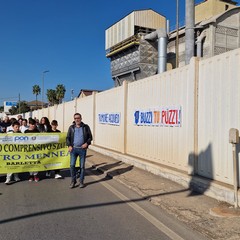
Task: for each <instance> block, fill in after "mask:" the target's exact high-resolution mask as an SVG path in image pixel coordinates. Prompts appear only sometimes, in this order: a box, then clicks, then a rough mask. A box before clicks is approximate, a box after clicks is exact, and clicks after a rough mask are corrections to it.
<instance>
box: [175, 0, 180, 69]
mask: <svg viewBox="0 0 240 240" xmlns="http://www.w3.org/2000/svg"><path fill="white" fill-rule="evenodd" d="M175 49H176V68H178V65H179V0H176V46H175Z"/></svg>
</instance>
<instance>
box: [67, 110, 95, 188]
mask: <svg viewBox="0 0 240 240" xmlns="http://www.w3.org/2000/svg"><path fill="white" fill-rule="evenodd" d="M74 121H75V124H73V125H71V126H70V127H69V129H68V133H67V138H66V143H67V146H68V151H69V152H70V173H71V178H72V180H71V184H70V186H69V187H70V188H74V187H75V185H76V183H77V176H76V167H75V165H76V161H77V158H78V157H79V158H80V159H79V161H80V164H79V165H80V185H79V187H80V188H83V187H84V176H85V159H86V154H87V148H88V146H89V145H90V144H91V141H92V133H91V129H90V127H89V126H88V125H87V124H85V123H83V122H82V116H81V114H80V113H75V114H74Z"/></svg>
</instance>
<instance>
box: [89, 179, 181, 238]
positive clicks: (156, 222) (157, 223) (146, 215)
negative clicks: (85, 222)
mask: <svg viewBox="0 0 240 240" xmlns="http://www.w3.org/2000/svg"><path fill="white" fill-rule="evenodd" d="M91 177H93V178H94V179H95V180H99V179H100V178H99V177H97V176H95V175H93V176H91ZM100 183H101V184H102V185H103V186H104V187H105V188H107V189H108V190H109V191H111V192H112V193H113V194H115V195H116V196H117V197H118V198H120V199H121V200H122V201H124V202H126V203H127V204H128V205H129V206H130V207H131V208H133V209H134V210H135V211H136V212H138V213H139V214H141V215H142V216H143V217H144V218H145V219H146V220H148V221H149V222H150V223H151V224H153V225H154V226H155V227H156V228H157V229H159V230H160V231H161V232H163V233H164V234H165V235H167V236H168V237H169V238H171V239H173V240H184V239H183V238H181V237H180V236H179V235H177V234H176V233H175V232H173V231H172V230H171V229H170V228H168V227H167V226H166V225H164V224H163V223H162V222H160V221H159V220H158V219H156V218H155V217H154V216H152V215H151V214H150V213H148V212H147V211H145V210H144V209H143V208H141V207H140V206H139V205H137V204H136V203H134V202H132V201H131V199H129V198H128V197H126V196H125V195H123V194H122V193H120V192H119V191H117V190H116V189H115V188H113V187H111V186H110V185H109V184H108V183H106V182H100Z"/></svg>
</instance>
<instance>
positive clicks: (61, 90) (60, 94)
mask: <svg viewBox="0 0 240 240" xmlns="http://www.w3.org/2000/svg"><path fill="white" fill-rule="evenodd" d="M65 92H66V88H65V86H64V85H63V84H58V85H57V87H56V99H57V100H58V103H62V100H63V98H64V96H65Z"/></svg>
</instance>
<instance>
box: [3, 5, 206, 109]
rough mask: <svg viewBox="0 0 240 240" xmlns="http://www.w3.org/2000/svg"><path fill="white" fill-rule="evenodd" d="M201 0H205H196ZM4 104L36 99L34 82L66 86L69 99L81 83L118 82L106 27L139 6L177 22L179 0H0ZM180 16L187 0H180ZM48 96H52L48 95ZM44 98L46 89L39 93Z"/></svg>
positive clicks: (48, 86) (50, 86) (46, 86)
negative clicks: (107, 54) (107, 45)
mask: <svg viewBox="0 0 240 240" xmlns="http://www.w3.org/2000/svg"><path fill="white" fill-rule="evenodd" d="M195 2H196V3H198V2H201V0H199V1H195ZM0 3H1V7H0V89H1V92H0V93H1V94H0V105H1V106H2V105H3V101H9V100H11V101H13V100H18V96H19V94H20V97H21V100H25V101H31V100H35V96H34V95H33V93H32V87H33V85H35V84H37V85H39V86H40V87H42V72H43V71H45V70H49V72H48V73H46V74H45V80H44V92H45V93H46V90H47V89H55V88H56V86H57V85H58V84H63V85H64V86H65V87H66V94H65V99H64V100H65V101H69V100H70V98H71V89H74V96H76V95H77V94H78V93H79V91H80V89H96V90H106V89H110V88H112V87H113V81H112V79H111V73H110V61H109V59H107V58H106V57H105V30H106V29H107V28H108V27H109V26H111V25H112V24H114V23H115V22H117V21H118V20H120V19H121V18H122V17H124V16H126V15H127V14H129V13H130V12H132V11H133V10H141V9H149V8H151V9H153V10H155V11H156V12H158V13H160V14H162V15H164V16H166V18H167V19H169V20H170V26H174V25H175V19H176V0H127V1H125V0H103V1H100V0H88V1H81V0H41V1H40V0H39V1H37V0H5V1H4V0H0ZM179 5H180V16H179V20H180V22H183V21H184V18H185V17H184V14H185V13H184V9H185V0H179ZM44 98H45V101H47V98H46V96H45V97H44ZM38 99H39V100H41V99H42V97H41V95H40V96H38Z"/></svg>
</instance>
